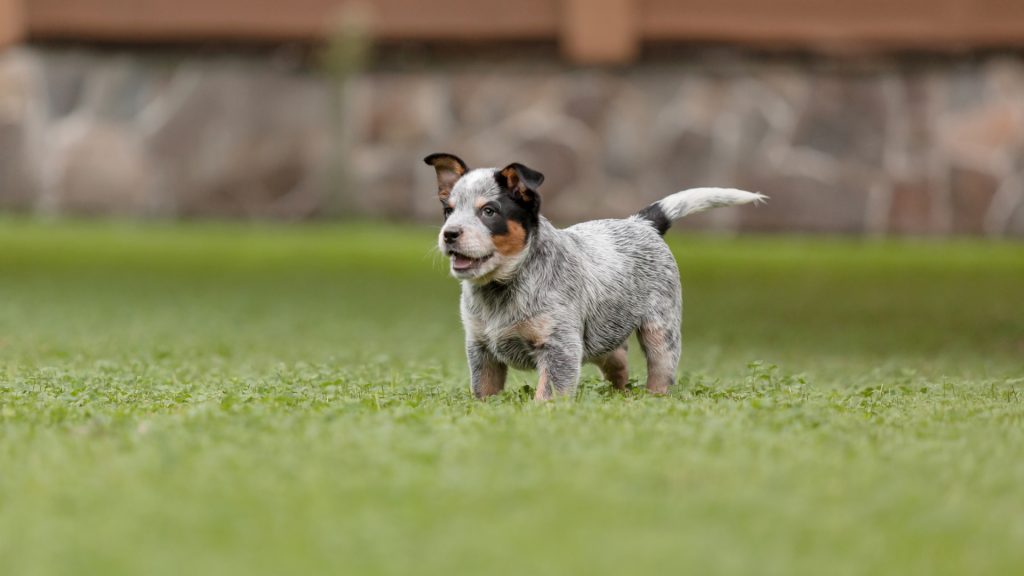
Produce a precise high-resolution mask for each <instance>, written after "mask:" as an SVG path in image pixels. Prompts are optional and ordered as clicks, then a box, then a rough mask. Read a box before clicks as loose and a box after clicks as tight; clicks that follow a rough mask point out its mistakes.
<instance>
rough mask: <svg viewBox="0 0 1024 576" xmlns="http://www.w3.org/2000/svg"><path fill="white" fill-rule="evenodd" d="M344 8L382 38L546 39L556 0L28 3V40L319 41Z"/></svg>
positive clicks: (553, 28) (554, 28)
mask: <svg viewBox="0 0 1024 576" xmlns="http://www.w3.org/2000/svg"><path fill="white" fill-rule="evenodd" d="M347 8H358V9H365V11H366V12H367V16H368V21H369V24H370V30H369V32H370V34H371V35H372V36H373V37H374V38H377V39H383V40H456V41H458V40H474V41H475V40H481V41H482V40H510V39H511V40H519V39H525V40H529V39H551V38H553V37H554V36H555V34H557V32H558V21H557V15H558V0H516V1H515V2H508V1H504V0H475V1H474V0H429V1H427V0H374V1H371V2H367V1H359V0H127V1H126V0H28V6H27V13H26V20H27V23H28V28H29V33H30V36H31V37H33V38H41V39H65V38H71V39H86V38H89V39H96V40H113V41H157V42H161V41H171V42H174V41H189V40H207V39H210V40H219V39H226V40H270V41H275V40H318V39H322V38H325V37H326V36H327V35H329V34H330V33H331V32H332V31H333V28H334V26H335V24H336V21H337V18H338V16H339V15H340V14H342V13H343V12H344V11H345V10H346V9H347Z"/></svg>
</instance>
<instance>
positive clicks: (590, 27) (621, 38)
mask: <svg viewBox="0 0 1024 576" xmlns="http://www.w3.org/2000/svg"><path fill="white" fill-rule="evenodd" d="M637 1H638V0H565V2H564V4H563V6H562V29H561V38H560V40H561V46H562V52H563V53H564V54H565V55H566V57H568V58H569V59H570V60H572V61H574V62H577V63H580V64H623V63H626V62H629V61H631V60H633V59H634V58H636V55H637V53H638V52H639V49H640V38H639V36H638V35H637V28H636V11H637V5H636V4H637Z"/></svg>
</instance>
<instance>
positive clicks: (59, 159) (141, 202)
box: [46, 121, 152, 216]
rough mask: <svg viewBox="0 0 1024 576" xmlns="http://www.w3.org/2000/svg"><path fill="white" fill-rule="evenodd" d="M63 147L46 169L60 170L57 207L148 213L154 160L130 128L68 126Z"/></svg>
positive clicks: (79, 211) (76, 210)
mask: <svg viewBox="0 0 1024 576" xmlns="http://www.w3.org/2000/svg"><path fill="white" fill-rule="evenodd" d="M67 133H68V135H69V136H68V137H67V138H66V139H63V141H64V148H63V149H62V150H60V151H59V152H58V153H57V155H55V156H54V157H52V160H55V161H56V163H55V164H53V165H51V166H48V167H47V168H46V169H49V170H52V169H57V167H58V166H59V167H60V169H61V171H60V175H59V177H58V178H57V181H56V182H57V184H56V190H55V192H56V199H55V207H56V209H57V210H59V211H60V212H63V213H73V214H92V215H100V214H103V215H107V214H117V215H136V216H138V215H144V214H146V212H147V207H148V205H149V199H150V198H149V191H150V187H149V175H150V174H151V171H152V167H151V165H150V159H149V158H148V157H147V156H146V154H145V152H144V151H143V149H142V147H141V146H140V143H139V141H138V139H137V137H136V136H135V135H134V134H133V133H132V131H131V129H129V128H127V127H125V126H123V125H119V124H113V123H108V122H102V121H100V122H93V123H83V124H81V125H79V126H67Z"/></svg>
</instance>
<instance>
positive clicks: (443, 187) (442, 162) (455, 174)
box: [423, 153, 468, 202]
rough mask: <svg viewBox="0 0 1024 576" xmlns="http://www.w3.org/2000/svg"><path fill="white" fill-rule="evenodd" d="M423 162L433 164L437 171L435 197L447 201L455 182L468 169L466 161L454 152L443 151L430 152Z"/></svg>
mask: <svg viewBox="0 0 1024 576" xmlns="http://www.w3.org/2000/svg"><path fill="white" fill-rule="evenodd" d="M423 162H425V163H427V164H429V165H430V166H433V167H434V170H436V171H437V197H438V198H440V199H441V201H442V202H447V201H448V197H449V196H451V193H452V188H454V187H455V183H456V182H458V181H459V178H462V175H463V174H465V173H466V171H467V170H468V169H467V168H466V163H465V162H463V161H462V160H461V159H460V158H459V157H458V156H456V155H454V154H444V153H438V154H431V155H430V156H427V157H426V158H424V159H423Z"/></svg>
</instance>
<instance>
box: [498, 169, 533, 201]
mask: <svg viewBox="0 0 1024 576" xmlns="http://www.w3.org/2000/svg"><path fill="white" fill-rule="evenodd" d="M498 183H499V184H501V185H502V186H503V187H504V188H506V189H508V191H509V192H511V194H512V196H513V197H514V198H517V199H518V200H520V201H522V202H526V203H527V204H533V205H534V209H535V210H536V209H539V208H540V194H538V193H537V188H540V185H541V184H543V183H544V175H543V174H541V173H540V172H537V171H536V170H533V169H532V168H527V167H526V166H523V165H522V164H520V163H518V162H513V163H511V164H509V165H508V166H505V167H504V168H502V169H501V170H499V171H498Z"/></svg>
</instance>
